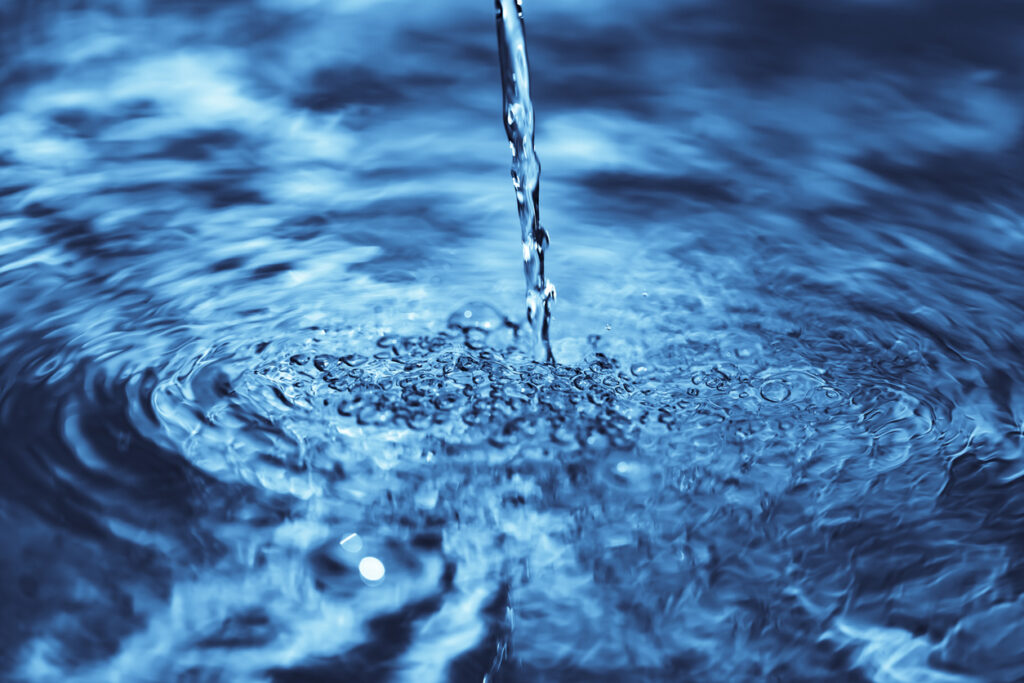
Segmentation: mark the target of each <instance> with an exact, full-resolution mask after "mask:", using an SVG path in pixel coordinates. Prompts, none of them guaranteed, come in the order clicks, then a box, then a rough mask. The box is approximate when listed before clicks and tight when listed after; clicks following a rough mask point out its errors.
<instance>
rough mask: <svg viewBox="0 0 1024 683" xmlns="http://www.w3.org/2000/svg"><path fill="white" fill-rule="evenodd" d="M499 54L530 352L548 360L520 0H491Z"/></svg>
mask: <svg viewBox="0 0 1024 683" xmlns="http://www.w3.org/2000/svg"><path fill="white" fill-rule="evenodd" d="M494 9H495V18H496V20H497V24H498V53H499V56H500V58H501V85H502V104H503V108H504V113H505V132H506V133H507V134H508V141H509V144H510V145H511V147H512V184H513V186H514V187H515V190H516V204H517V205H518V207H519V224H520V226H521V228H522V234H523V270H524V272H525V274H526V320H527V322H528V323H529V326H530V332H531V340H530V341H531V343H532V346H533V354H534V356H535V357H536V359H537V360H539V361H546V362H553V361H554V360H555V357H554V355H553V354H552V353H551V340H550V339H549V328H550V325H551V304H552V303H553V302H554V299H555V286H554V285H553V284H552V283H551V282H549V281H548V279H547V278H546V277H545V275H544V252H545V251H546V250H547V247H548V234H547V232H546V231H545V230H544V228H543V227H542V226H541V224H540V160H539V159H537V153H536V151H535V150H534V148H533V103H532V102H531V101H530V66H529V62H528V60H527V58H526V36H525V33H524V30H523V6H522V3H521V0H494Z"/></svg>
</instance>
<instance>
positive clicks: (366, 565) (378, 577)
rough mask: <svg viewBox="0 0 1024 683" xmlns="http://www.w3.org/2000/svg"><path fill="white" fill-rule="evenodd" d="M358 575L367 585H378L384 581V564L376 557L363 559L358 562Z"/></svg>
mask: <svg viewBox="0 0 1024 683" xmlns="http://www.w3.org/2000/svg"><path fill="white" fill-rule="evenodd" d="M359 575H360V576H361V577H363V580H364V581H366V582H367V583H371V584H373V583H379V582H380V581H382V580H383V579H384V563H383V562H381V561H380V560H378V559H377V558H376V557H364V558H363V559H361V560H359Z"/></svg>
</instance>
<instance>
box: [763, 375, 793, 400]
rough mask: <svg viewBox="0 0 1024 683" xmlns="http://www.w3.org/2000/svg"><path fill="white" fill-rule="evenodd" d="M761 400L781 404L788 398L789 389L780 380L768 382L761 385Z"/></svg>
mask: <svg viewBox="0 0 1024 683" xmlns="http://www.w3.org/2000/svg"><path fill="white" fill-rule="evenodd" d="M761 398H763V399H764V400H766V401H771V402H772V403H781V402H782V401H785V400H786V399H787V398H789V387H788V386H786V383H785V382H783V381H782V380H777V379H772V380H768V381H767V382H765V383H764V384H762V385H761Z"/></svg>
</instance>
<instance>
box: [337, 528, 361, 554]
mask: <svg viewBox="0 0 1024 683" xmlns="http://www.w3.org/2000/svg"><path fill="white" fill-rule="evenodd" d="M338 545H340V546H341V547H342V549H343V550H345V551H347V552H350V553H358V552H359V551H360V550H362V549H363V539H362V538H360V537H359V534H355V533H353V534H349V535H348V536H346V537H345V538H343V539H341V540H340V541H338Z"/></svg>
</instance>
